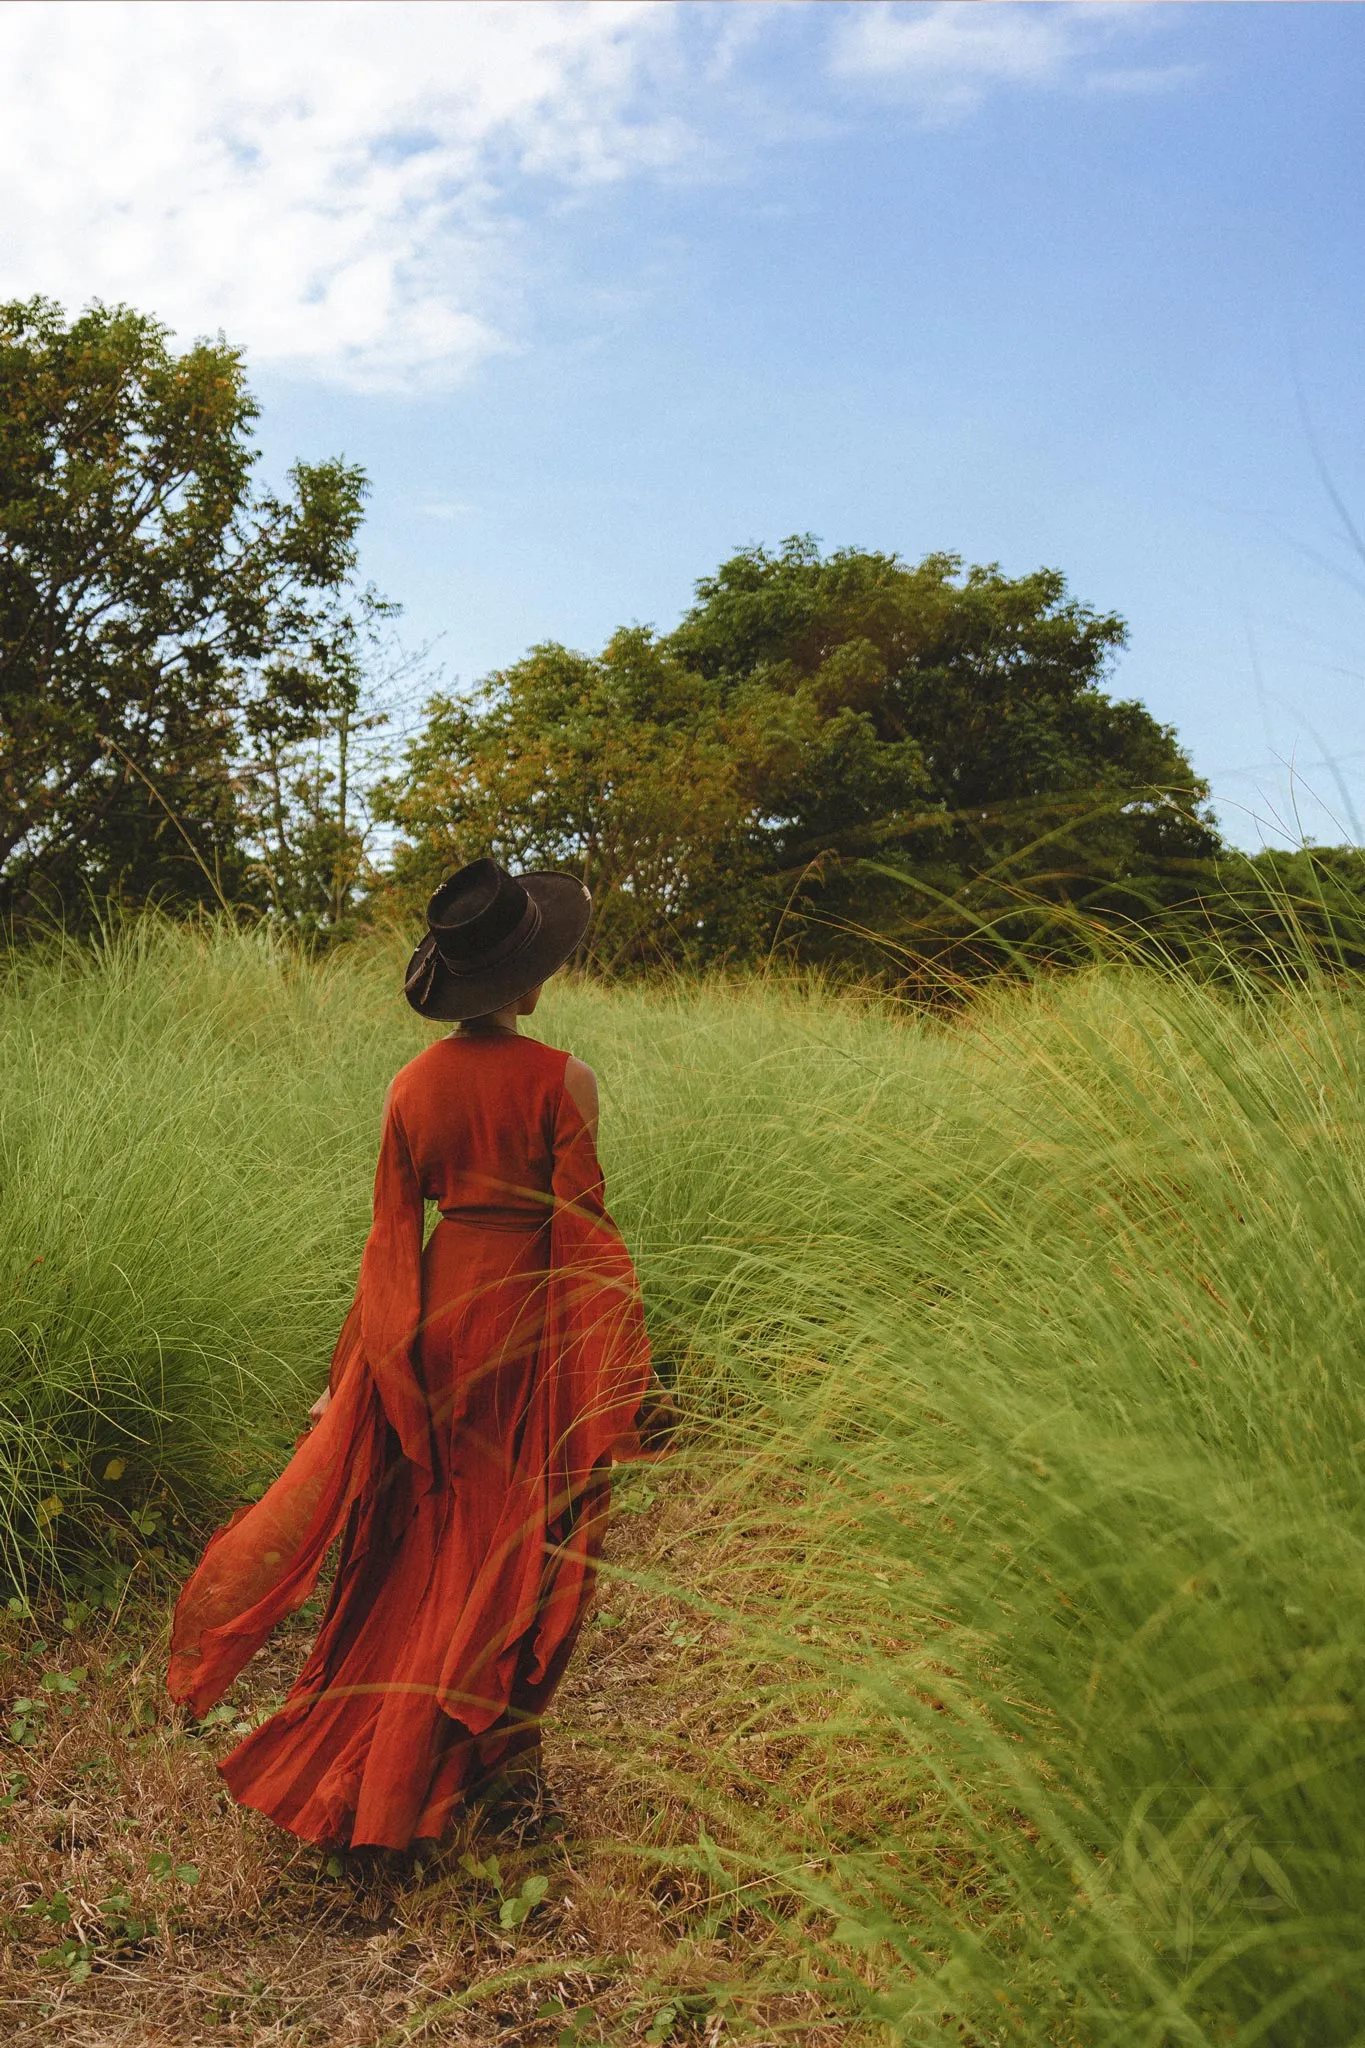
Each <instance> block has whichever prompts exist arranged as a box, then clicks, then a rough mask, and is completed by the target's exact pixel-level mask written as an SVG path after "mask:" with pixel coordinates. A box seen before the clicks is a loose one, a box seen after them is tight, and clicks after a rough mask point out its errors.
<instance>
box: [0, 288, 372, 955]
mask: <svg viewBox="0 0 1365 2048" xmlns="http://www.w3.org/2000/svg"><path fill="white" fill-rule="evenodd" d="M256 414H257V406H256V403H255V401H254V399H253V398H252V396H251V394H250V392H249V390H248V388H247V384H246V379H245V374H244V370H243V365H242V360H241V356H240V352H239V351H238V350H236V349H234V348H232V347H230V346H229V345H228V344H227V343H226V342H224V341H222V340H219V341H217V342H199V343H196V344H195V345H194V346H192V347H190V348H188V349H185V350H184V351H182V352H180V353H176V352H175V351H174V350H173V349H172V348H171V346H170V345H169V341H168V337H167V331H166V330H165V328H163V327H162V326H161V325H160V324H159V323H158V322H157V321H155V320H152V319H149V318H147V317H146V316H145V315H143V314H139V313H135V312H132V311H130V310H129V309H128V308H126V307H113V308H108V307H104V306H99V305H96V306H93V307H91V308H90V309H89V310H88V311H86V312H85V313H83V314H81V315H80V316H79V317H77V318H76V319H74V320H71V321H68V320H67V319H66V317H65V316H64V314H63V313H62V311H61V309H60V308H59V307H58V306H56V305H54V304H52V303H51V302H50V301H47V300H44V299H32V300H28V301H19V302H12V303H10V304H7V305H3V306H0V911H4V912H5V913H7V914H8V915H9V916H11V917H13V916H15V915H19V916H22V915H24V914H25V912H26V911H30V910H33V909H35V908H39V907H41V908H47V909H58V910H61V911H63V912H64V913H65V914H66V915H68V916H70V915H72V914H78V913H79V911H80V908H81V906H82V904H85V903H96V904H97V903H99V902H100V901H101V900H102V899H104V898H106V897H107V896H109V895H110V894H120V895H123V896H127V897H131V898H133V899H135V900H146V899H148V898H158V897H159V898H162V899H164V900H169V901H170V902H182V903H183V902H187V901H190V902H193V901H201V900H204V899H205V897H209V896H213V895H219V896H221V897H223V898H224V899H225V900H226V899H231V900H234V901H243V900H245V901H250V900H253V898H254V899H264V898H265V897H268V896H269V895H270V893H271V872H270V864H269V861H268V859H266V858H265V856H266V855H267V854H268V852H269V850H270V846H271V844H272V833H273V834H276V835H277V836H278V834H279V833H280V832H282V831H283V830H284V824H283V805H284V802H285V797H286V790H285V784H286V782H287V780H288V776H289V772H290V769H291V767H295V766H296V765H297V764H296V763H294V762H293V761H292V760H291V758H290V756H289V749H290V747H291V746H294V747H295V748H296V747H297V745H298V743H299V741H300V738H301V736H302V735H304V734H307V735H310V736H312V735H316V733H317V731H318V730H319V725H320V721H322V722H325V721H326V720H328V719H334V718H335V716H336V715H337V713H338V712H339V711H340V712H341V713H342V714H343V715H346V716H351V715H353V714H354V708H355V703H356V699H357V692H358V684H357V678H356V674H355V664H356V653H355V650H356V640H357V616H358V609H359V608H360V600H359V599H358V598H357V595H356V593H355V592H353V591H351V590H349V588H348V586H349V583H350V579H351V577H352V573H353V570H354V568H355V561H356V535H357V532H358V529H359V526H360V522H361V516H362V500H363V497H364V492H365V479H364V476H363V474H362V472H361V471H360V470H359V469H357V468H356V467H354V466H353V465H350V464H347V463H345V462H343V461H340V460H337V461H328V462H321V463H311V464H309V463H299V464H297V465H296V466H295V467H294V468H293V470H292V471H291V472H290V475H289V481H288V489H287V491H286V492H284V493H282V494H281V493H276V492H272V491H268V490H263V489H260V488H257V487H255V485H254V482H253V475H252V472H253V468H254V465H255V463H256V461H257V452H256V450H255V448H254V446H253V442H252V429H253V423H254V421H255V418H256ZM295 779H296V780H297V778H295ZM291 800H296V799H292V798H291ZM342 829H343V833H344V829H345V819H344V812H343V816H342ZM328 852H329V854H330V856H332V864H333V866H334V865H335V855H336V848H335V847H334V846H333V847H330V848H329V849H328Z"/></svg>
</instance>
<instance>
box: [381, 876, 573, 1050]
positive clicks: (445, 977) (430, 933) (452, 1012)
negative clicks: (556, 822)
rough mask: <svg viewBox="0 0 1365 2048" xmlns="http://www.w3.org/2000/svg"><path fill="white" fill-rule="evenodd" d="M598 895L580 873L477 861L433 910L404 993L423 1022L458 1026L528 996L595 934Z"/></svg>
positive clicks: (447, 887)
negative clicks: (592, 921)
mask: <svg viewBox="0 0 1365 2048" xmlns="http://www.w3.org/2000/svg"><path fill="white" fill-rule="evenodd" d="M591 915H592V897H591V896H590V895H589V894H588V891H587V889H586V888H585V887H584V886H583V884H582V882H580V881H579V880H578V878H577V876H576V875H556V874H548V873H532V874H528V875H509V874H508V872H507V870H506V868H502V867H499V866H498V863H497V862H496V861H495V860H474V861H471V862H470V863H469V866H468V867H465V868H460V869H459V870H458V872H457V873H455V874H453V875H450V876H448V877H447V878H446V880H445V881H444V882H442V884H441V886H440V888H439V889H438V890H437V891H436V894H435V895H434V896H433V897H432V899H431V901H430V903H428V905H427V935H426V937H425V938H424V939H423V941H422V943H421V945H420V946H419V947H418V948H417V951H416V952H415V953H414V954H413V956H412V958H411V960H409V962H408V966H407V972H406V974H405V975H404V976H403V992H404V994H405V995H406V996H407V999H408V1001H409V1002H410V1003H411V1004H412V1007H413V1009H414V1010H416V1011H417V1012H418V1014H419V1015H420V1016H423V1017H434V1018H440V1019H442V1020H443V1021H445V1022H447V1023H452V1024H458V1023H460V1022H462V1021H463V1020H464V1019H465V1018H468V1017H486V1016H488V1014H489V1013H490V1011H493V1010H502V1009H505V1008H506V1006H507V1004H508V1003H514V1002H516V1000H517V998H518V997H519V996H524V995H529V993H530V992H531V990H532V989H533V988H538V987H539V986H540V984H541V982H542V981H548V979H549V977H550V976H551V975H552V974H553V973H554V971H555V969H556V968H557V967H562V966H563V965H564V962H565V961H566V960H567V959H568V957H569V955H570V954H571V953H572V952H573V950H574V948H575V947H576V946H577V944H578V942H579V940H580V939H581V938H582V936H583V934H584V932H585V931H586V930H587V928H588V919H589V917H590V916H591Z"/></svg>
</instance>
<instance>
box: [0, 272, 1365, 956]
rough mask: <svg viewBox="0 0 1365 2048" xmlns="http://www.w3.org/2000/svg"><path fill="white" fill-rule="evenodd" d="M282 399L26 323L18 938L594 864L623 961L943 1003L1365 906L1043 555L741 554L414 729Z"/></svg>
mask: <svg viewBox="0 0 1365 2048" xmlns="http://www.w3.org/2000/svg"><path fill="white" fill-rule="evenodd" d="M258 414H259V408H258V406H257V403H256V401H255V399H254V398H253V396H252V394H251V392H250V390H249V388H248V384H247V380H246V374H245V369H244V366H243V361H242V355H241V352H240V350H238V349H236V348H234V347H232V346H231V345H230V344H228V343H227V342H225V341H223V340H222V339H219V340H218V341H216V342H199V343H196V344H195V345H193V346H192V347H189V348H187V349H184V350H181V351H179V352H177V351H176V350H175V349H174V348H173V347H172V346H171V343H170V339H169V336H168V332H167V330H166V329H165V328H164V327H163V326H162V325H161V324H160V323H159V322H157V321H156V320H154V319H151V318H149V317H147V316H146V315H143V314H139V313H137V312H135V311H133V310H131V309H129V308H127V307H105V306H103V305H99V304H96V305H93V306H91V307H90V308H89V309H88V310H86V311H85V312H83V313H82V314H80V315H79V316H77V317H76V318H74V319H70V320H68V318H67V317H66V315H65V314H64V312H63V310H62V309H61V308H60V307H59V306H57V305H55V304H54V303H53V302H51V301H48V300H44V299H33V300H29V301H15V302H11V303H9V304H6V305H3V306H0V917H2V918H3V919H4V920H5V922H6V924H7V925H8V927H9V928H10V930H11V931H14V932H20V933H22V932H23V931H24V930H25V929H26V928H29V927H32V926H34V925H43V926H50V925H51V924H52V922H53V921H54V920H59V921H61V922H62V923H63V924H65V925H66V926H68V927H76V928H79V927H80V926H82V925H83V924H88V923H92V922H98V921H99V919H100V918H101V917H103V916H105V915H106V914H107V912H108V909H109V907H110V906H111V905H117V906H126V907H138V906H143V905H153V904H154V905H158V906H160V907H161V908H163V909H165V910H168V911H170V912H171V913H173V914H175V913H189V912H194V911H197V910H200V909H203V908H206V907H211V906H215V905H216V906H218V907H220V908H226V909H230V910H232V911H233V912H234V913H238V914H244V915H248V916H260V917H268V918H270V919H271V920H272V921H274V922H276V923H277V924H279V925H281V926H284V927H286V928H289V929H292V930H294V931H296V932H298V933H299V934H300V936H302V937H305V938H307V939H310V940H318V939H326V938H331V937H337V936H340V935H343V934H346V933H348V932H350V931H353V930H354V929H356V928H357V926H358V925H361V924H364V923H366V922H375V921H383V920H386V919H388V918H390V917H392V916H395V915H401V916H405V917H410V916H412V915H413V914H414V913H419V912H420V908H421V904H422V902H423V900H424V899H425V896H426V894H427V893H428V892H429V891H430V890H431V889H432V888H433V887H434V886H435V884H436V882H437V881H438V880H439V879H440V877H441V875H442V874H443V873H445V872H448V871H449V869H450V868H452V867H454V866H456V865H458V864H460V863H461V862H463V861H465V860H469V859H471V858H473V857H475V856H476V855H479V854H482V853H485V852H492V853H493V854H494V855H495V856H496V857H497V858H499V859H500V860H502V861H504V862H505V863H506V864H508V865H510V866H514V867H515V866H521V867H558V868H568V869H571V870H572V871H574V872H576V873H578V874H580V875H582V877H583V879H584V880H585V881H586V882H587V883H588V885H589V886H590V887H591V888H592V890H593V892H594V896H595V898H596V901H597V906H598V914H597V917H596V920H595V924H594V934H593V940H592V947H593V951H592V956H591V957H592V964H593V965H595V966H596V967H597V968H598V969H599V970H600V971H603V972H618V973H620V972H641V971H648V970H650V969H652V968H658V967H671V968H677V967H683V968H687V967H708V966H714V965H718V964H739V965H743V964H751V963H754V962H756V961H763V960H768V959H772V958H774V957H781V958H785V959H792V960H795V961H798V962H801V963H805V964H811V965H818V966H820V967H822V968H825V969H827V970H831V971H834V972H836V973H840V972H853V973H856V974H859V975H862V976H867V975H872V976H875V977H878V978H882V979H888V978H889V979H892V980H897V981H900V982H906V981H911V982H917V983H920V984H925V983H931V984H932V983H937V984H939V985H942V983H943V981H944V979H945V977H946V979H947V980H948V981H954V980H958V979H961V978H962V977H964V976H965V977H968V978H971V977H975V976H976V975H978V974H979V973H981V972H985V971H992V970H997V969H1000V968H1004V967H1017V966H1019V965H1020V964H1027V963H1033V962H1039V961H1042V962H1046V961H1062V960H1069V959H1075V958H1079V957H1087V956H1088V955H1089V954H1090V953H1092V952H1093V949H1094V946H1095V944H1096V940H1097V935H1100V934H1103V933H1106V932H1121V933H1123V934H1125V935H1126V936H1131V935H1132V934H1133V933H1135V932H1136V933H1139V934H1150V935H1152V936H1154V937H1155V938H1156V939H1157V940H1158V942H1159V943H1160V944H1161V945H1162V946H1163V948H1164V949H1165V950H1167V951H1168V952H1171V951H1174V952H1176V953H1178V954H1183V955H1185V956H1189V955H1190V954H1192V953H1197V952H1198V950H1199V947H1200V946H1201V944H1206V943H1208V942H1209V941H1210V940H1212V941H1213V943H1214V944H1215V947H1217V946H1226V945H1227V944H1228V943H1229V934H1230V933H1231V932H1233V931H1234V929H1235V931H1236V933H1237V938H1236V941H1235V943H1236V946H1237V950H1238V951H1239V952H1242V953H1245V952H1246V951H1247V950H1248V948H1247V934H1248V933H1249V934H1250V950H1251V952H1252V953H1255V952H1257V951H1258V950H1260V951H1264V950H1265V949H1267V948H1268V949H1269V950H1270V951H1271V952H1278V953H1283V951H1284V950H1285V948H1286V947H1287V946H1292V944H1293V941H1294V928H1295V927H1296V926H1297V925H1299V924H1300V923H1302V921H1303V919H1304V918H1305V917H1306V918H1307V921H1308V923H1309V924H1310V925H1312V926H1314V928H1315V929H1317V928H1320V929H1321V930H1322V931H1323V932H1325V933H1329V934H1330V933H1333V932H1338V931H1339V928H1340V927H1341V926H1342V924H1343V921H1344V923H1345V925H1346V926H1349V927H1350V929H1351V930H1354V929H1356V928H1357V927H1358V926H1360V925H1361V924H1362V922H1365V920H1362V917H1361V911H1362V908H1365V862H1363V861H1362V859H1361V856H1360V855H1359V854H1357V853H1356V851H1355V850H1354V849H1351V848H1337V849H1328V850H1326V851H1321V850H1316V851H1314V852H1313V853H1311V854H1310V853H1306V852H1305V853H1299V854H1275V853H1268V854H1262V855H1258V856H1254V857H1248V856H1245V855H1241V854H1237V853H1235V852H1233V851H1232V850H1230V849H1229V848H1227V847H1226V846H1225V845H1224V843H1223V841H1222V839H1221V837H1220V835H1219V832H1218V830H1217V827H1216V824H1215V821H1214V818H1213V814H1212V811H1211V809H1210V805H1209V791H1208V786H1207V784H1206V783H1205V782H1204V781H1203V779H1202V778H1201V777H1199V776H1198V775H1197V774H1196V773H1195V771H1194V769H1193V767H1192V766H1191V763H1190V761H1189V758H1188V756H1187V754H1186V753H1185V751H1184V749H1183V748H1182V746H1181V744H1180V742H1179V738H1178V736H1177V734H1176V732H1175V730H1174V728H1172V727H1170V726H1166V725H1162V724H1160V723H1159V722H1158V721H1157V720H1156V719H1154V718H1153V717H1152V715H1151V714H1150V712H1148V711H1147V710H1146V709H1145V707H1144V706H1143V705H1142V704H1140V703H1138V702H1137V701H1135V700H1132V699H1123V698H1119V697H1116V696H1114V695H1113V694H1112V693H1111V689H1110V681H1111V676H1112V670H1113V664H1114V661H1115V658H1116V656H1117V655H1118V653H1119V651H1120V649H1121V648H1122V647H1123V645H1124V642H1125V639H1126V627H1125V624H1124V622H1123V620H1122V619H1121V618H1120V617H1119V616H1117V615H1116V614H1114V613H1101V612H1098V611H1096V610H1095V609H1094V608H1093V607H1091V606H1090V605H1087V604H1085V603H1083V602H1082V601H1080V600H1079V599H1077V598H1076V597H1074V596H1073V595H1072V594H1071V593H1070V592H1069V590H1068V587H1067V583H1066V579H1065V577H1064V576H1063V575H1062V573H1061V572H1060V571H1058V570H1056V569H1051V568H1041V569H1038V570H1036V571H1034V572H1033V573H1032V574H1029V575H1024V576H1020V577H1008V576H1006V575H1004V574H1003V573H1002V571H1001V570H1000V568H999V567H998V566H997V565H995V564H987V565H984V566H964V564H963V562H962V559H961V557H959V556H958V555H955V554H952V553H946V552H944V553H934V554H930V555H927V556H926V557H925V558H924V559H923V560H922V561H920V562H919V563H916V564H908V563H906V562H903V561H902V560H901V559H900V558H899V557H898V556H896V555H895V554H890V553H882V552H878V551H874V550H869V549H863V548H852V547H848V548H839V549H836V550H834V551H833V552H831V553H828V554H825V553H822V551H821V549H820V547H819V545H818V543H817V542H816V541H815V539H814V538H813V537H811V536H810V535H797V536H793V537H791V538H789V539H787V540H786V541H784V542H783V543H782V544H781V545H780V546H779V547H778V548H777V549H775V550H770V549H767V548H763V547H758V546H753V547H748V548H745V549H742V550H741V551H739V552H738V553H736V554H735V555H733V556H732V557H731V558H730V559H729V560H727V561H725V562H723V563H722V564H721V565H720V566H719V567H718V568H717V569H716V570H715V571H714V573H712V574H710V575H707V576H703V577H701V578H700V579H699V580H698V582H697V584H696V598H695V603H694V604H693V605H692V607H691V609H690V610H689V611H688V612H687V613H686V614H685V616H684V617H683V619H682V620H681V622H680V623H679V624H678V625H677V626H676V627H675V628H674V630H673V631H671V632H667V633H660V632H657V631H655V630H654V629H653V628H651V627H642V626H631V627H623V628H621V629H620V630H619V631H617V632H616V633H615V634H613V635H612V637H611V638H610V640H609V641H608V643H607V645H606V646H605V647H604V648H603V649H602V650H601V652H600V653H596V654H586V653H582V652H577V651H574V650H571V649H569V648H567V647H564V646H562V645H560V644H558V643H556V642H547V643H544V644H541V645H538V646H535V647H533V648H531V649H530V650H529V651H528V652H527V653H526V654H525V655H524V656H523V657H522V658H521V659H520V660H518V661H515V662H513V663H512V664H511V665H510V666H508V667H507V668H504V669H500V670H498V671H496V672H495V673H493V674H492V675H490V676H488V677H486V678H485V679H484V680H483V681H482V682H480V683H479V684H477V685H476V686H475V687H474V688H473V689H472V690H470V691H468V692H466V693H462V694H458V695H457V694H453V693H451V692H449V691H442V690H440V689H438V688H434V687H430V686H429V687H428V691H427V694H426V697H425V702H424V703H423V704H422V707H421V712H420V716H419V717H418V719H417V720H416V721H415V723H414V724H413V725H412V727H411V729H410V730H408V731H407V732H406V734H405V735H402V736H400V735H399V734H398V732H397V731H396V729H395V725H396V721H395V720H394V716H393V713H394V704H395V699H396V696H397V695H398V693H399V691H400V689H401V688H404V687H406V688H409V689H410V688H411V686H412V684H413V681H414V679H415V678H418V679H420V670H421V660H420V657H418V656H413V655H411V654H407V653H405V652H404V650H403V648H402V645H401V643H400V642H399V640H398V639H397V636H396V630H395V625H394V621H395V619H396V617H397V613H398V607H397V606H395V605H394V604H392V603H391V602H389V601H388V600H386V599H385V598H383V597H382V596H381V595H380V594H379V593H378V592H377V591H376V590H375V589H374V588H373V587H372V586H371V585H369V584H367V583H365V582H363V581H362V579H361V577H360V572H359V534H360V529H361V525H362V521H363V515H364V500H365V496H366V493H367V488H368V486H367V479H366V477H365V475H364V473H363V471H362V470H361V469H360V468H359V467H357V466H356V465H354V464H351V463H347V462H345V461H344V460H342V459H341V458H336V459H333V460H330V461H326V462H320V463H302V462H300V463H297V464H295V465H294V467H293V468H292V469H291V470H290V472H289V474H288V478H287V484H286V488H285V489H284V490H283V491H282V492H281V491H271V490H268V489H266V488H264V487H263V486H262V485H261V484H260V483H259V481H258V479H257V476H256V473H255V472H256V467H257V464H258V462H259V451H258V449H257V447H256V445H255V441H254V428H255V422H256V420H257V418H258ZM1356 950H1359V949H1356V948H1352V949H1351V951H1352V959H1353V960H1354V955H1355V951H1356ZM1362 957H1365V955H1362Z"/></svg>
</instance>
